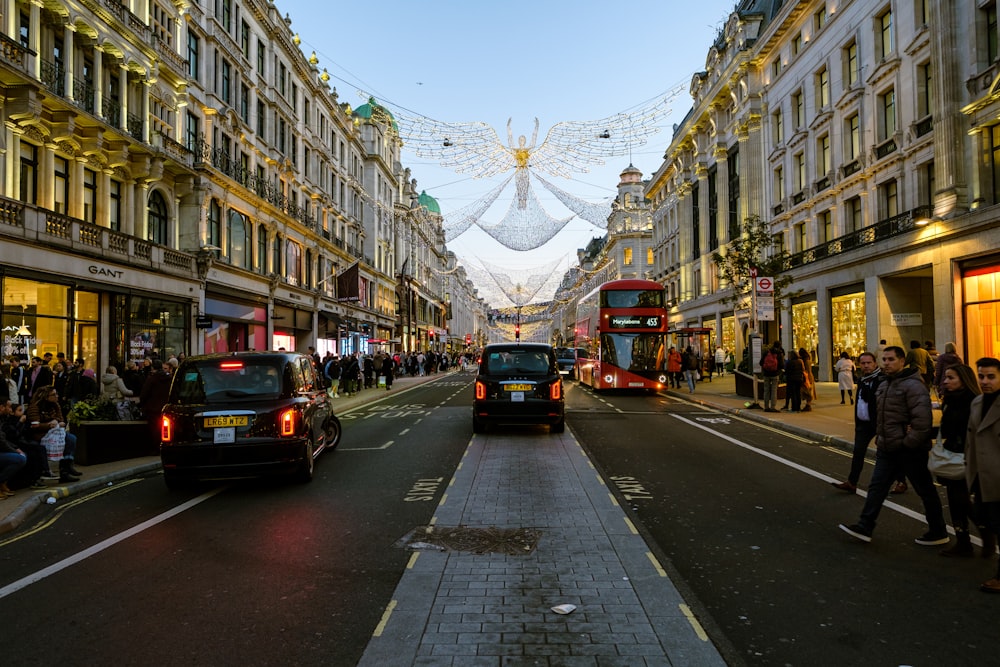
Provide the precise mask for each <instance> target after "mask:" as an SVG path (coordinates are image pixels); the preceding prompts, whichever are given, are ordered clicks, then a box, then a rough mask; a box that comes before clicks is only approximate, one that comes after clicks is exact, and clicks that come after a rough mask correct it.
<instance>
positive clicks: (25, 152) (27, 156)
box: [20, 141, 38, 205]
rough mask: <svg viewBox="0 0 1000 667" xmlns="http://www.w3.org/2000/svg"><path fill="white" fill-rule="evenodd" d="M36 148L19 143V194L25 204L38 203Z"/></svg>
mask: <svg viewBox="0 0 1000 667" xmlns="http://www.w3.org/2000/svg"><path fill="white" fill-rule="evenodd" d="M37 197H38V146H35V145H34V144H29V143H25V142H23V141H22V142H21V192H20V200H21V201H23V202H24V203H25V204H32V205H34V204H37V203H38V198H37Z"/></svg>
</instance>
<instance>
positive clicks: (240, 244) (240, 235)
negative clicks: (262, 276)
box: [228, 210, 250, 269]
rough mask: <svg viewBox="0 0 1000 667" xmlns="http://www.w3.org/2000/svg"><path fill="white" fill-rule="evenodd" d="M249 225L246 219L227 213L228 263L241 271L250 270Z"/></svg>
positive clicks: (239, 214) (235, 212)
mask: <svg viewBox="0 0 1000 667" xmlns="http://www.w3.org/2000/svg"><path fill="white" fill-rule="evenodd" d="M249 241H250V224H249V220H247V217H246V216H245V215H243V214H242V213H238V212H237V211H232V210H231V211H229V253H228V254H229V262H230V263H231V264H232V265H233V266H238V267H240V268H241V269H249V268H250V243H249Z"/></svg>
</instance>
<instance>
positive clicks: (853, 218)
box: [844, 197, 865, 233]
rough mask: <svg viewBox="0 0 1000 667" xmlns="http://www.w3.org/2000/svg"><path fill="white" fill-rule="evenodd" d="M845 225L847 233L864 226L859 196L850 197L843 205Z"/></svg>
mask: <svg viewBox="0 0 1000 667" xmlns="http://www.w3.org/2000/svg"><path fill="white" fill-rule="evenodd" d="M844 216H845V220H844V222H845V226H846V228H847V233H851V232H856V231H858V230H859V229H861V228H862V227H864V224H865V222H864V218H863V217H862V215H861V197H852V198H850V199H848V200H847V202H846V203H845V205H844Z"/></svg>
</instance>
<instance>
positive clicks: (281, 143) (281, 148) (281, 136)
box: [277, 117, 287, 156]
mask: <svg viewBox="0 0 1000 667" xmlns="http://www.w3.org/2000/svg"><path fill="white" fill-rule="evenodd" d="M286 135H287V126H286V124H285V119H284V118H281V117H279V118H278V141H277V144H278V152H279V153H281V154H282V155H283V156H284V155H285V136H286Z"/></svg>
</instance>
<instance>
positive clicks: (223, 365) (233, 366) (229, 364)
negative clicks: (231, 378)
mask: <svg viewBox="0 0 1000 667" xmlns="http://www.w3.org/2000/svg"><path fill="white" fill-rule="evenodd" d="M219 368H220V369H221V370H224V371H238V370H240V369H242V368H243V362H242V361H223V362H220V363H219Z"/></svg>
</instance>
